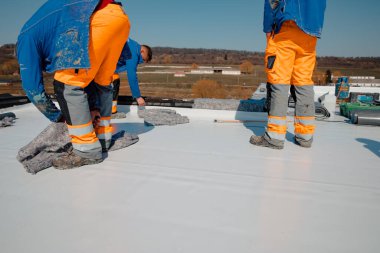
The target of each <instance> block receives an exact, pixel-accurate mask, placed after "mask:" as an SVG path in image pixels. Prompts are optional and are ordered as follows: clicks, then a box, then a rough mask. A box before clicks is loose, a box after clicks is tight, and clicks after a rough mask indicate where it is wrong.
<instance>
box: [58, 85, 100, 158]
mask: <svg viewBox="0 0 380 253" xmlns="http://www.w3.org/2000/svg"><path fill="white" fill-rule="evenodd" d="M54 91H55V93H56V96H57V100H58V103H59V105H60V108H61V110H62V112H63V115H64V117H65V119H66V123H67V125H68V131H69V135H70V136H71V137H72V140H71V142H72V144H73V148H74V150H73V151H74V152H75V153H76V154H77V155H79V156H81V157H84V158H89V159H101V158H102V148H101V145H100V142H99V140H98V139H97V138H96V135H95V131H94V128H93V126H92V119H91V114H90V108H89V104H88V98H87V94H86V92H85V91H84V89H83V88H80V87H76V86H71V85H65V84H63V83H61V82H58V81H54Z"/></svg>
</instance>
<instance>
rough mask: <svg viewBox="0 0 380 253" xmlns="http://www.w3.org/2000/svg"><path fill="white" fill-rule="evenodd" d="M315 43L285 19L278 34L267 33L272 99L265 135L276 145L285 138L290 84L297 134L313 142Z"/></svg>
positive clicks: (267, 57)
mask: <svg viewBox="0 0 380 253" xmlns="http://www.w3.org/2000/svg"><path fill="white" fill-rule="evenodd" d="M316 43H317V38H316V37H313V36H310V35H308V34H306V33H305V32H303V31H302V30H301V29H300V28H299V27H298V26H297V24H296V23H295V22H294V21H285V22H284V23H283V24H282V27H281V30H280V32H279V33H278V34H272V35H271V36H268V39H267V48H266V52H265V65H266V73H267V78H268V84H269V85H268V91H269V92H268V93H269V96H270V98H269V101H270V102H269V112H268V114H269V115H268V125H267V131H266V134H265V137H266V139H267V140H268V141H269V142H271V143H272V144H274V145H281V144H283V142H284V140H285V135H286V131H287V122H286V113H287V102H288V94H289V88H290V85H293V86H294V88H295V94H296V110H295V122H294V127H295V136H296V138H300V139H302V140H304V141H312V137H313V134H314V131H315V126H314V115H315V106H314V89H313V86H314V83H313V80H312V75H313V71H314V67H315V63H316Z"/></svg>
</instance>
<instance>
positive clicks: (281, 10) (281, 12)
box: [264, 0, 326, 38]
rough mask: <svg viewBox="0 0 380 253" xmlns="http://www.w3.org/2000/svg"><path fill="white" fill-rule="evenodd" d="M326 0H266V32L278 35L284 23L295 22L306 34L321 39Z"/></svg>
mask: <svg viewBox="0 0 380 253" xmlns="http://www.w3.org/2000/svg"><path fill="white" fill-rule="evenodd" d="M325 9H326V0H265V6H264V32H265V33H270V32H272V31H274V32H275V33H278V32H279V31H280V29H281V25H282V23H283V22H285V21H287V20H293V21H294V22H296V24H297V25H298V27H299V28H300V29H301V30H302V31H304V32H305V33H307V34H309V35H312V36H315V37H318V38H320V37H321V34H322V28H323V21H324V14H325Z"/></svg>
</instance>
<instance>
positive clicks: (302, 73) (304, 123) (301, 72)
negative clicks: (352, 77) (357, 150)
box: [292, 27, 317, 147]
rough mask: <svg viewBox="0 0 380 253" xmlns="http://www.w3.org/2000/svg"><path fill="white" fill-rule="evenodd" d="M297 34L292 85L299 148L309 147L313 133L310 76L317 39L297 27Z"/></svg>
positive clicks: (313, 107)
mask: <svg viewBox="0 0 380 253" xmlns="http://www.w3.org/2000/svg"><path fill="white" fill-rule="evenodd" d="M295 30H296V33H297V39H298V41H297V45H298V49H297V54H296V59H295V61H294V68H293V75H292V83H293V84H294V88H295V95H296V110H295V120H294V129H295V130H294V132H295V136H296V142H298V143H300V144H301V146H303V145H306V146H308V147H310V146H311V142H312V140H313V134H314V131H315V124H314V119H315V104H314V83H313V80H312V75H313V71H314V67H315V62H316V43H317V38H315V37H313V36H310V35H308V34H306V33H304V32H303V31H301V30H300V29H299V28H298V27H295Z"/></svg>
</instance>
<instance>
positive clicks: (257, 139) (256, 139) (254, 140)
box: [249, 135, 284, 149]
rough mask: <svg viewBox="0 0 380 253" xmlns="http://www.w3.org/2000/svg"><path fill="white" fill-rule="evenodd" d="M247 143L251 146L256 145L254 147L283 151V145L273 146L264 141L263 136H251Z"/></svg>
mask: <svg viewBox="0 0 380 253" xmlns="http://www.w3.org/2000/svg"><path fill="white" fill-rule="evenodd" d="M249 142H250V143H251V144H253V145H256V146H261V147H267V148H272V149H283V148H284V144H282V145H278V146H277V145H274V144H272V143H270V142H269V141H268V140H267V139H265V138H264V136H255V135H252V136H251V139H250V140H249Z"/></svg>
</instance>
